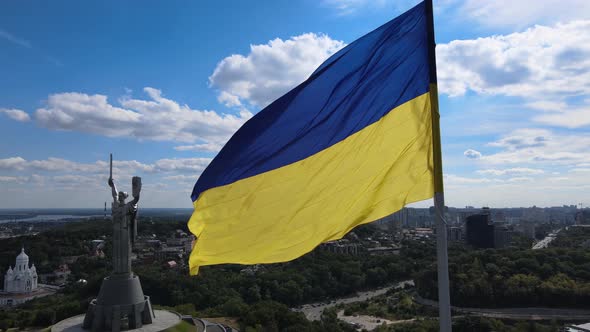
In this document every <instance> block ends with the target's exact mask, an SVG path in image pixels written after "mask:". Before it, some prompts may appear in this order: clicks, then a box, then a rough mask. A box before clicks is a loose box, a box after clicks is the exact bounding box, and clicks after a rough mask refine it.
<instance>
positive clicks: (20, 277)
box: [0, 248, 55, 306]
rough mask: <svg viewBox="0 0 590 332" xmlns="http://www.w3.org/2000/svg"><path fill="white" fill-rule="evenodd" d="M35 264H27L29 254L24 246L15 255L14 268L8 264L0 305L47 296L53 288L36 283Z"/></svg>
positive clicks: (0, 294) (14, 303)
mask: <svg viewBox="0 0 590 332" xmlns="http://www.w3.org/2000/svg"><path fill="white" fill-rule="evenodd" d="M37 279H38V276H37V269H36V268H35V264H33V265H31V266H29V256H28V255H27V254H26V253H25V248H22V249H21V252H20V254H19V255H18V256H16V264H15V265H14V268H13V267H12V266H10V267H9V268H8V271H6V274H5V275H4V290H3V291H2V292H0V306H14V305H19V304H21V303H25V302H27V301H29V300H32V299H34V298H36V297H41V296H47V295H51V294H53V293H55V290H54V289H52V288H48V287H43V286H45V285H39V284H38V283H37Z"/></svg>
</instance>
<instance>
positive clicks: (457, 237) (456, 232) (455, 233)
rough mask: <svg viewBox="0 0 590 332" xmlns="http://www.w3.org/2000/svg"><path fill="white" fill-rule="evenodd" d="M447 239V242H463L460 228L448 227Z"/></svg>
mask: <svg viewBox="0 0 590 332" xmlns="http://www.w3.org/2000/svg"><path fill="white" fill-rule="evenodd" d="M447 238H448V239H449V241H463V229H462V228H461V227H448V228H447Z"/></svg>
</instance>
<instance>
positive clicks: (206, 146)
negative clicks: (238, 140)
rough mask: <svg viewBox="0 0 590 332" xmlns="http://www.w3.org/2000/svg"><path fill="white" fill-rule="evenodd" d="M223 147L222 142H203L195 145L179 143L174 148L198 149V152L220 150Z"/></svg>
mask: <svg viewBox="0 0 590 332" xmlns="http://www.w3.org/2000/svg"><path fill="white" fill-rule="evenodd" d="M222 147H223V145H222V144H219V143H211V142H209V143H203V144H194V145H179V146H175V147H174V150H176V151H197V152H218V151H219V150H221V148H222Z"/></svg>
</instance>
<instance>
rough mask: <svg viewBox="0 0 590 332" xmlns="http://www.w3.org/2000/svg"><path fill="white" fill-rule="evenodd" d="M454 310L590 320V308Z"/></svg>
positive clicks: (457, 309) (496, 315)
mask: <svg viewBox="0 0 590 332" xmlns="http://www.w3.org/2000/svg"><path fill="white" fill-rule="evenodd" d="M414 301H416V302H417V303H419V304H422V305H426V306H429V307H435V308H438V302H436V301H432V300H428V299H423V298H421V297H419V296H416V297H414ZM451 308H452V310H453V311H455V312H460V313H464V314H471V315H477V316H484V317H490V318H509V319H525V320H551V319H557V320H572V321H574V320H585V321H588V320H590V310H584V309H561V308H466V307H451Z"/></svg>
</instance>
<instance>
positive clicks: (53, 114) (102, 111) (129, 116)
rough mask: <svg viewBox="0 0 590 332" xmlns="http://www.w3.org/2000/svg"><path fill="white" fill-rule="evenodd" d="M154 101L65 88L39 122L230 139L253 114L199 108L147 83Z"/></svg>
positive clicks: (162, 137)
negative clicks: (116, 102)
mask: <svg viewBox="0 0 590 332" xmlns="http://www.w3.org/2000/svg"><path fill="white" fill-rule="evenodd" d="M144 91H145V92H146V93H147V94H148V96H149V97H150V99H149V100H142V99H129V98H123V99H121V100H120V101H119V102H120V104H121V106H122V107H117V106H113V105H111V104H110V103H109V102H108V100H107V96H104V95H87V94H83V93H74V92H72V93H59V94H54V95H51V96H49V98H48V100H47V106H46V107H44V108H40V109H38V110H37V111H36V113H35V117H36V120H37V122H38V123H39V124H40V125H41V126H43V127H47V128H50V129H58V130H73V131H80V132H87V133H93V134H99V135H105V136H110V137H134V138H136V139H150V140H158V141H179V142H189V143H192V142H195V141H199V140H200V141H204V142H214V143H218V144H220V143H222V142H225V141H226V140H227V139H228V138H229V136H231V135H232V134H233V133H234V132H235V131H236V130H237V129H238V128H239V127H240V126H241V125H242V124H243V123H244V122H245V121H246V120H248V119H249V118H250V117H251V116H252V114H250V113H249V112H247V111H242V112H240V114H239V115H237V116H236V115H231V114H223V115H220V114H218V113H216V112H214V111H200V110H193V109H191V108H190V107H189V106H187V105H179V104H178V103H176V102H175V101H172V100H170V99H166V98H164V97H163V96H162V93H161V91H160V90H157V89H153V88H145V89H144Z"/></svg>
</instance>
